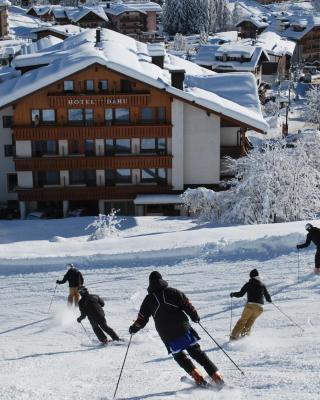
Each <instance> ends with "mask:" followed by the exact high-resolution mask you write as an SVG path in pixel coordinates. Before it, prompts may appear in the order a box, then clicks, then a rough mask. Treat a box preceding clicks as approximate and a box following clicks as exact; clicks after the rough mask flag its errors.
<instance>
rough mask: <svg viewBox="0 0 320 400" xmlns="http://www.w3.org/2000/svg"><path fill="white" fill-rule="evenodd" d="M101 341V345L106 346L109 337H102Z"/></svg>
mask: <svg viewBox="0 0 320 400" xmlns="http://www.w3.org/2000/svg"><path fill="white" fill-rule="evenodd" d="M100 343H101V346H106V345H107V344H108V339H107V338H105V339H102V340H100Z"/></svg>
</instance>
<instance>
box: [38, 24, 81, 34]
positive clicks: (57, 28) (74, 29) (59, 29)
mask: <svg viewBox="0 0 320 400" xmlns="http://www.w3.org/2000/svg"><path fill="white" fill-rule="evenodd" d="M84 29H85V28H81V27H80V26H77V25H72V24H68V25H44V26H42V27H41V28H36V29H33V30H32V32H33V33H37V32H43V31H50V32H56V33H60V34H62V35H65V36H70V35H75V34H77V33H80V32H82V31H83V30H84Z"/></svg>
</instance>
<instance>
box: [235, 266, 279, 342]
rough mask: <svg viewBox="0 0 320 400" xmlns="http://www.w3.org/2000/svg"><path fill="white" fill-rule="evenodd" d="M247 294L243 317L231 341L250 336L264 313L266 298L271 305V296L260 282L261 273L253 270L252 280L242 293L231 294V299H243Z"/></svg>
mask: <svg viewBox="0 0 320 400" xmlns="http://www.w3.org/2000/svg"><path fill="white" fill-rule="evenodd" d="M246 293H247V298H248V301H247V304H246V305H245V307H244V309H243V311H242V314H241V317H240V319H239V320H238V322H237V323H236V325H235V327H234V328H233V330H232V332H231V335H230V340H237V339H239V336H240V335H241V336H242V337H243V336H247V335H250V332H251V328H252V326H253V324H254V322H255V320H256V319H257V318H258V317H259V316H260V315H261V314H262V313H263V304H264V297H265V299H266V300H267V302H269V303H271V302H272V300H271V296H270V294H269V292H268V290H267V288H266V287H265V285H264V284H263V283H262V282H261V281H260V277H259V272H258V270H256V269H253V270H252V271H251V272H250V280H249V282H247V283H246V284H245V285H244V286H243V287H242V288H241V290H240V292H232V293H230V297H242V296H244V295H245V294H246Z"/></svg>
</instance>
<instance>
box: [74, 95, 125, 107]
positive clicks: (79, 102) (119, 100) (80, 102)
mask: <svg viewBox="0 0 320 400" xmlns="http://www.w3.org/2000/svg"><path fill="white" fill-rule="evenodd" d="M67 104H68V106H97V105H99V106H102V105H114V106H119V105H127V104H129V101H128V98H126V97H104V98H98V99H91V98H89V99H77V98H75V99H68V103H67Z"/></svg>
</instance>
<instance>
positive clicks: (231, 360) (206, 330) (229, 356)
mask: <svg viewBox="0 0 320 400" xmlns="http://www.w3.org/2000/svg"><path fill="white" fill-rule="evenodd" d="M198 324H199V325H200V326H201V328H202V329H203V330H204V331H205V333H206V334H207V335H208V336H209V338H211V339H212V340H213V342H214V343H215V344H216V345H217V346H218V347H219V349H220V350H221V351H222V352H223V353H224V354H225V355H226V356H227V357H228V358H229V360H230V361H231V362H232V364H233V365H235V366H236V367H237V369H238V370H239V371H240V372H241V374H242V375H245V373H244V372H243V371H242V369H241V368H240V367H239V366H238V365H237V364H236V363H235V362H234V361H233V359H232V358H231V357H230V356H229V354H228V353H227V352H226V351H224V350H223V348H222V347H221V346H220V344H219V343H218V342H217V341H216V340H215V339H214V338H213V337H212V336H211V335H210V333H209V332H208V331H207V330H206V329H205V327H204V326H203V325H201V323H200V322H198Z"/></svg>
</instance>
